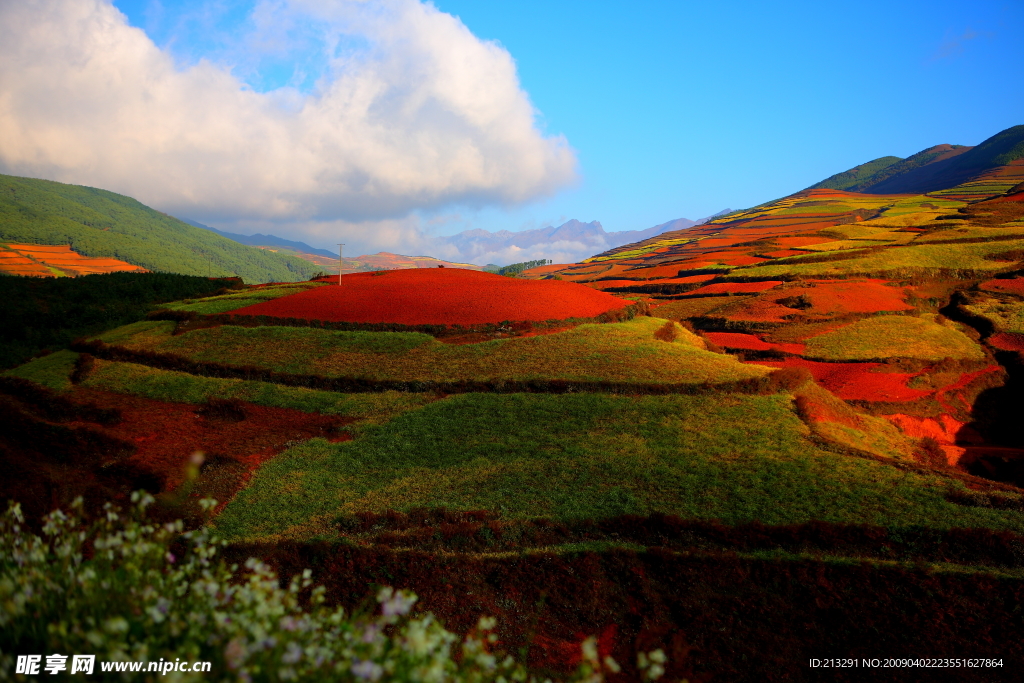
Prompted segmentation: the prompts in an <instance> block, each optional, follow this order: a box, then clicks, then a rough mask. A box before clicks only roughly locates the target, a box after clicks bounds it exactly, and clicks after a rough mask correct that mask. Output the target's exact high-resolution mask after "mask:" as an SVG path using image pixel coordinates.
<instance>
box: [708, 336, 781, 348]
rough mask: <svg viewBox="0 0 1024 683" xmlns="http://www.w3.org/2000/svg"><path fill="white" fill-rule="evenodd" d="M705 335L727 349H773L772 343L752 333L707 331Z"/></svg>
mask: <svg viewBox="0 0 1024 683" xmlns="http://www.w3.org/2000/svg"><path fill="white" fill-rule="evenodd" d="M704 336H705V337H707V338H708V339H710V340H711V341H713V342H714V343H715V344H718V345H719V346H722V347H724V348H727V349H748V350H750V351H771V349H772V345H771V344H769V343H767V342H764V341H761V339H759V338H758V337H755V336H754V335H752V334H741V333H739V332H705V333H704Z"/></svg>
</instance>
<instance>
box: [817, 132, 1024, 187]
mask: <svg viewBox="0 0 1024 683" xmlns="http://www.w3.org/2000/svg"><path fill="white" fill-rule="evenodd" d="M1022 160H1024V125H1022V126H1014V127H1012V128H1007V129H1006V130H1004V131H1002V132H1000V133H997V134H995V135H993V136H992V137H990V138H989V139H987V140H985V141H984V142H982V143H981V144H979V145H978V146H976V147H967V146H964V145H948V144H944V145H935V146H934V147H929V148H928V149H925V150H922V151H920V152H918V153H917V154H914V155H912V156H909V157H907V158H906V159H901V158H900V157H892V156H890V157H881V158H879V159H875V160H874V161H869V162H867V163H866V164H862V165H860V166H855V167H853V168H851V169H850V170H848V171H843V172H842V173H837V174H836V175H834V176H830V177H828V178H826V179H825V180H822V181H821V182H820V183H815V184H814V185H811V186H810V187H808V188H806V189H808V190H815V189H832V190H846V191H847V192H862V193H864V194H904V193H913V194H919V193H922V192H934V191H936V190H942V189H945V188H950V187H953V186H955V185H960V184H962V183H966V182H969V181H971V180H975V179H977V178H979V177H980V176H982V175H983V174H985V173H986V172H989V171H993V170H995V169H997V168H999V167H1001V166H1006V165H1009V164H1011V163H1014V162H1017V163H1024V161H1022Z"/></svg>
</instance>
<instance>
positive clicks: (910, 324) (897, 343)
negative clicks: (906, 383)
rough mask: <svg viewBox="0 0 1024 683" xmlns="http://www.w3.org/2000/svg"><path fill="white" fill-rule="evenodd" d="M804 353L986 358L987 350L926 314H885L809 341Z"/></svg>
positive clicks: (852, 356) (819, 355) (828, 356)
mask: <svg viewBox="0 0 1024 683" xmlns="http://www.w3.org/2000/svg"><path fill="white" fill-rule="evenodd" d="M805 355H806V356H807V357H808V358H819V359H822V360H835V361H843V360H852V361H856V360H876V359H886V358H920V359H923V360H942V359H943V358H965V359H970V360H984V359H985V351H984V349H982V348H981V346H979V345H978V344H977V343H976V342H974V341H972V340H971V338H970V337H968V336H967V335H966V334H964V333H963V332H961V331H960V330H959V329H957V327H956V323H953V322H947V323H945V324H943V323H940V322H935V321H934V320H932V319H930V318H927V317H920V318H916V317H913V316H909V315H882V316H876V317H872V318H864V319H862V320H858V321H857V322H855V323H853V324H852V325H845V326H843V327H840V328H838V329H835V330H832V331H831V332H826V333H825V334H822V335H819V336H817V337H811V338H810V339H808V340H807V350H806V353H805Z"/></svg>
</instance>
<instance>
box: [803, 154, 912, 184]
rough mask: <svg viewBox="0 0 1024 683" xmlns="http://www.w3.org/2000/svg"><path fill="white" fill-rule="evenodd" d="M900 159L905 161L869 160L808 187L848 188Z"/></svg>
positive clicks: (883, 158)
mask: <svg viewBox="0 0 1024 683" xmlns="http://www.w3.org/2000/svg"><path fill="white" fill-rule="evenodd" d="M900 161H903V159H902V158H901V157H879V158H878V159H874V160H873V161H869V162H867V163H866V164H861V165H860V166H854V167H853V168H851V169H850V170H849V171H843V172H842V173H837V174H835V175H833V176H829V177H828V178H825V179H824V180H822V181H821V182H820V183H815V184H814V185H811V186H810V187H808V188H807V189H808V190H813V189H818V188H829V189H833V190H848V189H850V188H851V187H853V186H854V185H857V184H858V183H862V182H864V181H865V180H867V179H868V178H871V177H873V176H874V175H875V174H876V173H878V172H879V171H881V170H882V169H885V168H888V167H889V166H892V165H893V164H895V163H897V162H900Z"/></svg>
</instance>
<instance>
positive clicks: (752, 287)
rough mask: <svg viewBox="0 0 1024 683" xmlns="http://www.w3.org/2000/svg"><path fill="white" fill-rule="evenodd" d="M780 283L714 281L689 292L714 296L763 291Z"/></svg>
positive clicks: (777, 281)
mask: <svg viewBox="0 0 1024 683" xmlns="http://www.w3.org/2000/svg"><path fill="white" fill-rule="evenodd" d="M781 284H782V280H768V281H767V282H716V283H715V284H711V285H704V286H703V287H701V288H699V289H695V290H693V291H692V292H690V296H715V295H717V294H756V293H758V292H765V291H767V290H769V289H773V288H774V287H778V286H779V285H781Z"/></svg>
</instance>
